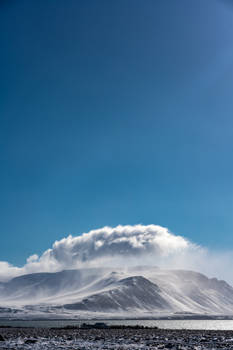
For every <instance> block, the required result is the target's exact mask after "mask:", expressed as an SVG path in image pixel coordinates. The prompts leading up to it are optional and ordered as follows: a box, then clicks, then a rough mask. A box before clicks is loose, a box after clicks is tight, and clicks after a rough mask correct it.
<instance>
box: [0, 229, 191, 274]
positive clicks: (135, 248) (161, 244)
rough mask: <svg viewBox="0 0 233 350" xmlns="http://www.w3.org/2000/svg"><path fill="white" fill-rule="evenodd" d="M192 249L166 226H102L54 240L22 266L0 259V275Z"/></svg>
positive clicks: (131, 260)
mask: <svg viewBox="0 0 233 350" xmlns="http://www.w3.org/2000/svg"><path fill="white" fill-rule="evenodd" d="M192 249H195V246H194V245H193V244H192V243H190V242H189V241H188V240H187V239H185V238H184V237H181V236H176V235H174V234H172V233H171V232H169V230H168V229H167V228H164V227H161V226H156V225H148V226H144V225H134V226H130V225H126V226H120V225H119V226H117V227H115V228H112V227H103V228H101V229H97V230H92V231H90V232H89V233H83V234H82V235H79V236H75V237H73V236H71V235H70V236H68V237H66V238H63V239H62V240H60V241H55V242H54V244H53V246H52V248H51V249H48V250H46V251H45V252H44V253H43V254H42V255H41V257H38V256H37V255H36V254H34V255H32V256H30V257H29V258H28V259H27V263H26V264H25V265H24V266H23V267H22V268H19V267H15V266H11V265H9V264H8V263H7V262H0V267H1V269H0V278H1V279H5V278H8V277H12V276H15V275H18V274H22V273H31V272H41V271H59V270H61V269H71V268H77V267H83V266H99V265H103V264H105V263H106V261H107V262H108V264H113V265H117V264H125V263H126V260H127V263H128V264H140V263H141V262H142V261H144V262H147V263H148V261H149V260H150V263H154V264H156V263H158V260H159V259H160V258H164V259H166V258H167V257H169V256H174V255H178V254H181V253H184V252H186V251H189V250H192Z"/></svg>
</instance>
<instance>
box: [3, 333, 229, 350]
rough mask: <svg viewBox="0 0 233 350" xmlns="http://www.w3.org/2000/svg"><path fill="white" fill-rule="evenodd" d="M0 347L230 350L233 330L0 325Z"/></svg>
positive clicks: (75, 349) (70, 349)
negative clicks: (7, 326)
mask: <svg viewBox="0 0 233 350" xmlns="http://www.w3.org/2000/svg"><path fill="white" fill-rule="evenodd" d="M0 349H15V350H16V349H17V350H19V349H21V350H25V349H32V350H36V349H37V350H39V349H41V350H45V349H54V350H59V349H60V350H61V349H66V350H78V349H79V350H97V349H98V350H100V349H106V350H108V349H112V350H113V349H118V350H120V349H122V350H123V349H128V350H129V349H132V350H133V349H142V350H146V349H177V350H178V349H179V350H182V349H183V350H186V349H187V350H188V349H197V350H202V349H203V350H204V349H233V331H207V330H203V331H200V330H168V329H166V330H165V329H152V328H150V329H128V328H125V329H50V328H0Z"/></svg>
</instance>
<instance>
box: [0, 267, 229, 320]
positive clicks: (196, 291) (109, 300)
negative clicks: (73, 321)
mask: <svg viewBox="0 0 233 350" xmlns="http://www.w3.org/2000/svg"><path fill="white" fill-rule="evenodd" d="M25 305H27V308H29V306H30V305H31V308H33V307H34V308H35V309H36V308H41V305H43V306H44V308H45V310H46V308H47V309H51V307H52V308H53V310H58V312H60V313H62V312H72V313H76V314H79V313H85V312H88V313H92V312H99V313H111V312H114V313H120V312H125V313H127V314H132V313H133V314H135V313H140V312H144V313H147V314H148V313H151V314H156V313H173V312H194V313H202V314H203V313H208V314H225V315H226V314H233V288H232V287H231V286H230V285H228V284H227V283H226V282H224V281H219V280H217V279H215V278H212V279H209V278H207V277H206V276H204V275H202V274H200V273H197V272H193V271H185V270H165V269H159V268H155V267H137V268H135V267H134V268H125V269H123V268H121V269H117V270H116V271H113V270H112V269H111V268H96V269H95V268H93V269H79V270H67V271H61V272H57V273H36V274H30V275H25V276H20V277H17V278H14V279H12V280H11V281H9V282H7V283H1V284H0V306H2V307H4V306H13V307H16V306H17V307H24V306H25ZM29 309H30V308H29Z"/></svg>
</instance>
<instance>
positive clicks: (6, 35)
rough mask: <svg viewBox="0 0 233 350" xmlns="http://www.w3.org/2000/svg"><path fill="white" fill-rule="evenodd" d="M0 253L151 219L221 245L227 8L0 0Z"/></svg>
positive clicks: (231, 146) (16, 256)
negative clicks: (98, 229)
mask: <svg viewBox="0 0 233 350" xmlns="http://www.w3.org/2000/svg"><path fill="white" fill-rule="evenodd" d="M0 33H1V34H0V48H1V55H0V76H1V79H0V159H1V172H0V193H1V196H0V213H1V220H0V234H1V250H0V260H7V261H10V262H11V263H14V264H23V263H24V261H25V259H26V257H28V256H29V255H30V254H33V253H38V254H40V253H41V252H43V251H44V250H45V249H47V248H48V247H50V246H51V244H52V243H53V242H54V240H56V239H61V238H62V237H64V236H66V235H68V234H70V233H71V234H73V235H75V234H79V233H82V232H87V231H89V230H90V229H94V228H98V227H102V226H105V225H110V226H115V225H118V224H131V225H132V224H137V223H142V224H157V225H162V226H165V227H168V228H169V229H170V230H171V231H172V232H174V233H176V234H181V235H184V236H185V237H187V238H188V239H190V240H191V241H194V242H196V243H199V244H202V245H205V246H208V247H211V248H222V249H225V248H227V249H229V248H231V247H232V245H233V234H232V232H233V215H232V213H233V161H232V150H233V118H232V116H233V98H232V91H233V63H232V62H233V36H232V33H233V8H231V6H229V4H228V3H227V2H224V1H217V0H206V1H203V0H195V1H193V0H173V1H168V0H157V1H154V0H153V1H152V0H146V1H143V0H140V1H139V0H118V1H109V0H100V1H96V0H92V1H89V0H87V1H79V0H78V1H77V0H69V1H64V0H63V1H62V0H56V1H55V0H54V1H47V0H40V1H29V0H22V1H20V2H19V1H16V0H12V1H6V0H5V1H1V4H0Z"/></svg>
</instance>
